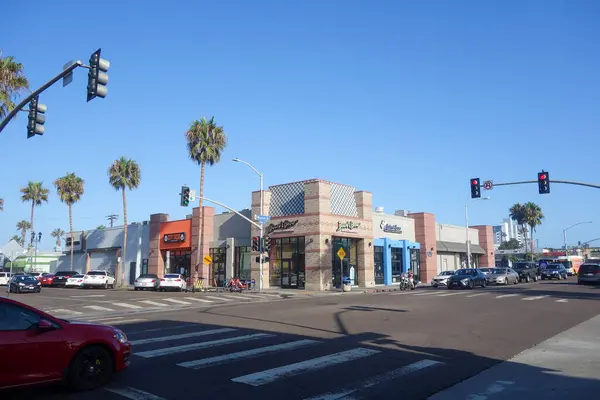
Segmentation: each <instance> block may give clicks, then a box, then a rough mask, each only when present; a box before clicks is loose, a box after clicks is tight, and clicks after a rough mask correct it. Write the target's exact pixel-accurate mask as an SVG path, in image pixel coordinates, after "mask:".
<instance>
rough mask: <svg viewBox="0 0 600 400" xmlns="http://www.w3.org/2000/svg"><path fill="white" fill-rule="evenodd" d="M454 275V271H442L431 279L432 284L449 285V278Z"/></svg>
mask: <svg viewBox="0 0 600 400" xmlns="http://www.w3.org/2000/svg"><path fill="white" fill-rule="evenodd" d="M452 275H454V271H442V272H440V273H439V274H438V275H436V276H434V277H433V279H432V280H431V286H433V287H438V286H448V279H449V278H450V277H451V276H452Z"/></svg>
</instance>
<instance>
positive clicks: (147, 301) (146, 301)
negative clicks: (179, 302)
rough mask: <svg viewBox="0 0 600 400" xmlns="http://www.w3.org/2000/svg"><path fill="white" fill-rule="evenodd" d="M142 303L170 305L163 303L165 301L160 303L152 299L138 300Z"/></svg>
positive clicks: (159, 305)
mask: <svg viewBox="0 0 600 400" xmlns="http://www.w3.org/2000/svg"><path fill="white" fill-rule="evenodd" d="M138 301H139V302H140V303H144V304H150V305H151V306H158V307H169V305H168V304H163V303H159V302H157V301H152V300H138Z"/></svg>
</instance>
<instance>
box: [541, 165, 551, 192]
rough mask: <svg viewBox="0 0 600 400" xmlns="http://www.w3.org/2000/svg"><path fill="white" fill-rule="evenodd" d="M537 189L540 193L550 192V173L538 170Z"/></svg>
mask: <svg viewBox="0 0 600 400" xmlns="http://www.w3.org/2000/svg"><path fill="white" fill-rule="evenodd" d="M538 191H539V192H540V194H547V193H550V174H549V173H547V172H544V171H542V172H538Z"/></svg>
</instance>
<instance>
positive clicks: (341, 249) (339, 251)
mask: <svg viewBox="0 0 600 400" xmlns="http://www.w3.org/2000/svg"><path fill="white" fill-rule="evenodd" d="M337 256H338V257H339V258H340V260H343V259H344V258H345V257H346V252H345V251H344V248H343V247H340V249H339V250H338V252H337Z"/></svg>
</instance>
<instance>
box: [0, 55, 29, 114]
mask: <svg viewBox="0 0 600 400" xmlns="http://www.w3.org/2000/svg"><path fill="white" fill-rule="evenodd" d="M28 89H29V82H27V78H25V76H24V75H23V64H21V63H18V62H16V61H15V59H14V57H2V52H0V120H1V119H3V118H4V117H5V116H6V115H7V114H8V113H9V112H11V111H12V110H13V109H14V108H15V103H14V101H13V100H14V99H15V98H16V97H17V96H18V95H20V94H21V93H22V92H25V91H27V90H28Z"/></svg>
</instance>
